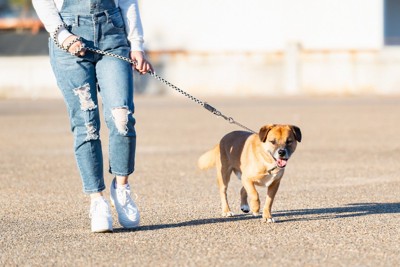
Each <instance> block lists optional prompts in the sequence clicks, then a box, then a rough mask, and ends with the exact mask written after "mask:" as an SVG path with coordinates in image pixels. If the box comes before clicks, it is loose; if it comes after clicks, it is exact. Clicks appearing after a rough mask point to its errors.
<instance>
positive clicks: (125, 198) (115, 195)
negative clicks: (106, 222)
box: [110, 178, 140, 228]
mask: <svg viewBox="0 0 400 267" xmlns="http://www.w3.org/2000/svg"><path fill="white" fill-rule="evenodd" d="M110 193H111V194H110V199H111V204H112V205H113V206H114V207H115V209H116V210H117V213H118V221H119V223H120V224H121V225H122V226H123V227H124V228H135V227H138V226H139V222H140V214H139V210H138V208H137V206H136V204H135V202H134V201H133V200H132V198H131V190H130V187H129V184H127V185H126V187H118V188H117V185H116V182H115V178H114V180H113V181H112V183H111V186H110Z"/></svg>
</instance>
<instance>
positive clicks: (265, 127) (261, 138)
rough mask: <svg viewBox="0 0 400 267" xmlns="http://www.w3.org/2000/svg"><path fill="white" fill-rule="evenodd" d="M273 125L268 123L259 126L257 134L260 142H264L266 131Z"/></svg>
mask: <svg viewBox="0 0 400 267" xmlns="http://www.w3.org/2000/svg"><path fill="white" fill-rule="evenodd" d="M274 126H275V124H268V125H265V126H263V127H261V129H260V132H259V133H258V136H259V137H260V140H261V142H265V141H266V140H267V135H268V132H269V131H270V130H271V129H272V128H273V127H274Z"/></svg>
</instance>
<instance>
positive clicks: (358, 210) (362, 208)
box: [114, 203, 400, 233]
mask: <svg viewBox="0 0 400 267" xmlns="http://www.w3.org/2000/svg"><path fill="white" fill-rule="evenodd" d="M394 213H400V203H352V204H347V205H346V206H343V207H334V208H314V209H313V208H310V209H300V210H282V211H275V212H274V213H273V214H274V217H275V218H277V219H278V221H277V223H284V222H296V221H311V220H333V219H340V218H349V217H360V216H368V215H376V214H394ZM260 218H261V216H252V215H249V214H241V215H235V216H233V217H221V218H208V219H198V220H190V221H185V222H179V223H170V224H168V223H167V224H156V225H144V226H140V227H138V228H136V229H133V230H129V229H123V228H120V229H114V232H116V233H118V232H129V231H153V230H160V229H168V228H178V227H188V226H197V225H205V224H214V223H225V222H234V221H244V220H255V219H257V220H260Z"/></svg>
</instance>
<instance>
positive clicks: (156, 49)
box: [0, 0, 400, 97]
mask: <svg viewBox="0 0 400 267" xmlns="http://www.w3.org/2000/svg"><path fill="white" fill-rule="evenodd" d="M139 4H140V9H141V16H142V22H143V26H144V31H145V45H146V49H147V53H148V55H149V57H150V59H151V61H152V63H153V65H154V67H155V69H156V72H157V73H158V74H159V75H161V76H162V77H164V78H166V79H167V80H169V81H170V82H172V83H174V84H176V85H178V86H179V87H181V88H182V89H184V90H187V91H188V92H191V93H193V94H195V95H220V96H228V95H232V96H233V95H235V96H254V95H283V94H294V95H298V94H309V95H310V94H311V95H324V94H329V95H332V94H334V95H359V94H399V93H400V75H399V73H400V0H249V1H242V0H203V1H198V0H170V1H164V0H142V1H139ZM10 10H11V11H10ZM12 10H14V11H12ZM31 11H32V10H31V6H30V0H29V1H28V2H26V1H25V0H0V29H1V32H0V69H1V72H0V96H3V97H17V96H24V97H60V96H61V95H60V94H59V93H58V90H57V89H56V84H55V81H54V78H53V76H52V72H51V69H50V65H49V63H48V58H47V56H46V55H47V42H48V41H47V38H48V35H47V33H46V32H44V30H43V28H42V27H41V26H40V25H39V26H38V24H37V19H35V16H34V15H32V12H31ZM18 12H19V13H18ZM17 13H18V14H20V15H18V16H17V17H18V18H19V20H18V19H17V20H16V21H15V22H14V24H13V26H9V24H7V23H6V22H5V21H7V20H8V21H10V19H9V17H14V18H15V17H16V15H15V14H17ZM4 14H8V15H4ZM21 14H23V15H21ZM7 16H8V18H7ZM4 25H5V26H4ZM136 83H137V87H136V88H137V93H146V94H173V92H172V90H171V89H169V88H166V87H165V86H164V85H163V84H160V83H159V82H158V81H156V80H154V79H153V78H152V77H150V76H141V77H138V79H136Z"/></svg>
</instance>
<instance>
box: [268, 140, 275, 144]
mask: <svg viewBox="0 0 400 267" xmlns="http://www.w3.org/2000/svg"><path fill="white" fill-rule="evenodd" d="M268 142H270V143H271V144H273V145H275V144H276V140H275V139H274V140H269V141H268Z"/></svg>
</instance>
